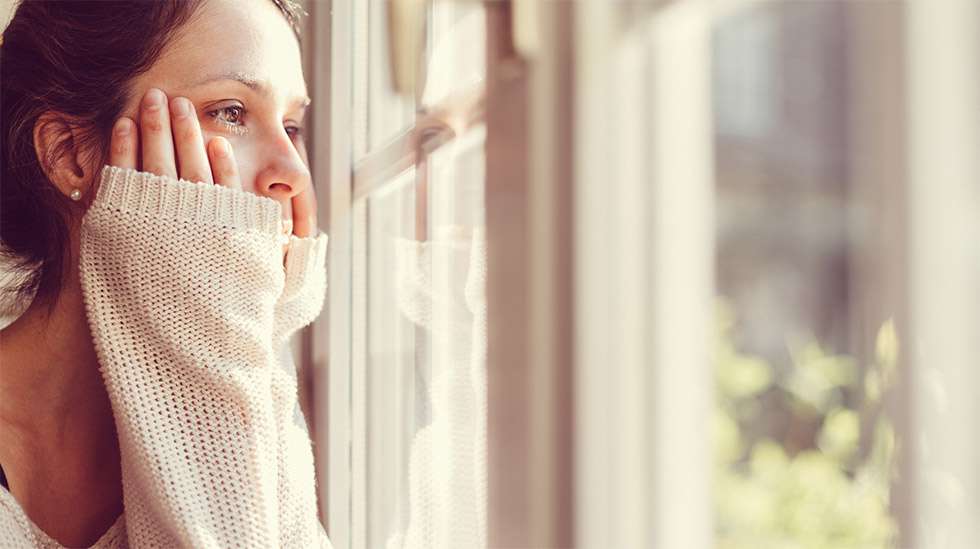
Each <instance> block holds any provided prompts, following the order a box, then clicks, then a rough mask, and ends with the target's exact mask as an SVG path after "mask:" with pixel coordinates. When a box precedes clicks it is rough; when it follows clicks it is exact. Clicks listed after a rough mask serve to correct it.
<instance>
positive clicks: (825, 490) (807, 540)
mask: <svg viewBox="0 0 980 549" xmlns="http://www.w3.org/2000/svg"><path fill="white" fill-rule="evenodd" d="M716 318H717V319H718V326H717V328H718V335H719V337H718V338H717V341H716V346H715V353H716V354H715V359H716V372H715V373H716V378H715V379H716V385H717V398H716V402H717V403H718V406H717V409H716V411H715V414H714V437H715V459H716V463H715V465H716V467H715V478H714V481H715V482H714V486H715V506H716V509H715V511H716V514H715V516H716V532H717V545H716V546H717V547H718V549H885V548H890V547H893V546H894V543H895V536H896V524H895V521H894V519H893V518H892V517H891V515H890V513H889V506H888V501H889V486H890V480H891V478H892V476H891V475H892V472H893V470H894V467H893V465H894V454H895V452H894V447H895V436H894V430H893V428H892V426H891V424H890V423H889V422H888V420H887V418H886V417H885V415H884V414H883V413H882V409H881V404H882V399H883V398H884V395H885V393H886V390H887V388H888V386H889V384H890V382H891V380H892V377H893V375H894V370H895V364H896V362H897V360H898V352H899V344H898V337H897V336H896V333H895V327H894V323H893V322H891V321H888V322H885V323H884V325H883V326H882V327H881V329H880V330H879V331H878V336H877V339H876V347H875V348H876V353H875V355H876V358H875V361H874V362H875V363H874V364H870V365H867V366H866V367H865V368H863V373H862V369H860V368H859V367H858V364H857V363H856V361H855V360H854V359H853V358H852V357H849V356H845V355H835V354H832V353H830V352H828V351H827V350H826V349H824V348H823V347H821V346H820V345H819V343H818V342H816V341H809V342H805V343H803V344H802V345H798V346H796V347H795V348H791V349H790V355H791V357H792V364H791V366H790V367H789V368H787V369H785V370H784V371H778V370H777V369H776V368H774V367H773V365H772V364H770V363H769V362H767V361H766V360H763V359H761V358H759V357H754V356H750V355H747V354H744V353H742V352H740V351H739V350H738V349H736V346H735V344H734V341H733V331H734V327H735V315H734V311H732V309H731V307H730V306H728V305H727V304H726V303H724V302H720V303H719V305H718V312H717V315H716ZM848 403H852V404H848ZM853 403H857V404H853ZM774 414H776V415H779V416H780V417H779V419H780V422H779V423H780V424H781V425H785V426H788V427H787V428H785V429H772V428H770V429H766V428H765V426H766V425H767V424H768V423H767V422H765V421H762V419H766V418H773V417H774V416H773V415H774ZM800 433H803V434H802V435H801V434H800ZM862 440H863V441H864V443H863V444H862Z"/></svg>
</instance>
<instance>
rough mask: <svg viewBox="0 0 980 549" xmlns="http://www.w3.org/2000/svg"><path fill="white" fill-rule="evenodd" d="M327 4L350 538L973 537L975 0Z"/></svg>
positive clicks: (320, 415)
mask: <svg viewBox="0 0 980 549" xmlns="http://www.w3.org/2000/svg"><path fill="white" fill-rule="evenodd" d="M310 11H311V18H310V25H311V26H312V28H313V30H314V32H313V33H312V37H313V39H312V40H311V41H310V42H311V43H310V44H309V46H308V47H309V48H310V56H309V59H310V62H311V63H313V64H315V66H316V67H317V70H313V71H311V74H312V79H313V80H314V82H313V93H314V94H315V97H314V104H316V105H319V106H320V109H321V110H319V111H317V112H315V113H314V145H313V146H314V148H315V151H317V152H316V154H313V155H312V161H313V163H314V171H315V173H316V174H317V178H318V180H319V181H320V182H321V186H322V188H321V189H320V190H321V195H320V196H325V197H326V202H327V204H328V207H327V208H324V209H323V215H324V219H323V221H324V223H323V226H329V230H330V233H331V247H330V265H329V269H330V290H329V291H330V298H329V309H328V311H327V312H326V314H325V315H324V317H323V318H321V319H320V320H319V321H318V322H317V323H316V324H315V325H314V326H313V327H312V328H311V330H310V331H309V334H308V343H309V345H308V346H307V347H306V351H307V354H308V355H309V356H308V361H307V362H308V363H309V364H311V365H312V368H313V372H314V374H315V375H314V376H313V385H315V389H316V391H315V393H316V399H315V404H316V406H315V409H316V412H315V413H314V414H313V420H314V421H313V423H314V424H315V429H314V433H315V438H316V444H317V456H318V464H319V471H320V482H321V504H322V505H323V508H324V516H325V518H326V519H327V520H326V524H327V525H328V528H327V529H328V532H329V533H330V535H331V538H332V539H333V541H334V544H335V546H337V547H338V548H346V549H360V548H365V547H372V548H373V547H386V548H393V547H658V548H661V547H662V548H670V549H672V548H675V547H684V548H692V549H698V548H707V547H712V546H713V547H719V548H725V549H741V548H747V547H752V548H756V547H784V546H790V545H792V546H794V547H804V548H820V547H835V548H838V547H854V548H857V547H860V548H866V547H867V548H871V547H874V548H886V547H902V548H903V549H904V548H906V547H909V548H926V547H929V548H932V547H951V548H957V549H958V548H960V547H974V546H977V545H980V530H978V528H977V527H976V523H975V517H976V516H977V515H978V513H980V500H978V499H977V498H978V495H977V494H978V493H980V491H978V490H975V489H974V487H976V486H977V485H978V482H980V480H978V478H980V477H978V474H980V473H978V471H980V469H978V468H977V467H976V463H977V461H978V459H980V439H978V436H980V435H978V433H980V432H978V431H977V430H976V428H975V426H976V423H977V421H978V420H980V415H978V412H977V407H976V406H975V405H974V404H973V402H974V401H975V398H973V396H974V395H973V392H975V391H976V389H977V387H980V378H978V374H977V371H976V369H975V368H972V365H974V364H976V363H978V359H980V350H978V347H977V345H976V343H975V342H974V339H975V338H974V337H973V333H974V332H975V331H976V327H977V326H980V318H978V314H980V313H978V311H980V308H977V307H976V304H977V303H980V299H978V298H980V295H978V294H980V269H978V265H980V261H978V258H980V248H978V246H977V243H978V242H980V226H978V219H980V218H978V217H977V216H976V212H977V211H980V185H978V184H977V182H978V181H980V173H978V171H980V168H978V165H977V160H976V155H975V153H974V151H976V150H980V135H978V128H980V124H970V123H966V121H970V120H975V119H976V113H977V112H980V111H978V109H977V106H978V105H980V92H978V89H980V85H978V84H980V82H978V77H980V74H978V71H977V70H976V63H975V59H974V58H973V56H971V53H972V52H973V51H976V48H974V47H967V46H964V45H965V44H976V43H977V41H978V39H980V28H978V27H980V13H978V12H980V5H978V4H976V3H972V2H961V3H946V4H943V5H942V6H940V5H939V4H935V3H931V4H929V5H928V6H926V5H925V4H924V3H923V4H922V5H919V3H891V2H884V3H879V2H757V1H751V0H750V1H736V0H733V1H724V2H707V1H703V0H672V1H661V2H598V1H591V0H580V1H576V2H535V1H521V0H514V1H511V2H504V1H500V2H475V1H473V2H467V1H455V2H452V1H433V2H412V1H400V0H392V1H391V2H381V1H374V0H372V1H370V2H355V1H354V0H334V1H332V2H329V3H328V2H323V3H318V2H313V3H312V4H310ZM392 53H394V54H395V55H394V57H393V56H392Z"/></svg>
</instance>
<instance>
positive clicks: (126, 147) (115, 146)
mask: <svg viewBox="0 0 980 549" xmlns="http://www.w3.org/2000/svg"><path fill="white" fill-rule="evenodd" d="M135 130H136V124H135V123H134V122H133V121H132V120H131V119H129V118H126V117H125V116H124V117H122V118H120V119H119V120H117V121H116V125H115V126H113V128H112V137H111V138H110V140H109V165H110V166H119V167H120V168H133V169H136V154H137V152H138V147H139V140H138V139H137V135H136V131H135Z"/></svg>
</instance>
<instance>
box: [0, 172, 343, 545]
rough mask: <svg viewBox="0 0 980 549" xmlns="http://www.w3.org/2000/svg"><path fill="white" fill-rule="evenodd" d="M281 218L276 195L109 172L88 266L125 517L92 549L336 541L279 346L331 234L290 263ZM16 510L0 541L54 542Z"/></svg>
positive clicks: (314, 279)
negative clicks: (330, 535) (320, 501)
mask: <svg viewBox="0 0 980 549" xmlns="http://www.w3.org/2000/svg"><path fill="white" fill-rule="evenodd" d="M281 227H282V222H281V207H280V205H279V203H278V202H276V201H274V200H272V199H269V198H266V197H261V196H258V195H254V194H251V193H247V192H245V191H242V190H238V189H230V188H227V187H222V186H218V185H212V184H205V183H197V182H190V181H185V180H179V179H173V178H168V177H161V176H156V175H153V174H149V173H146V172H139V171H136V170H132V169H122V168H117V167H113V166H106V167H105V168H103V171H102V177H101V181H100V185H99V187H98V189H97V191H96V196H95V199H94V201H93V203H92V205H91V206H90V208H89V210H88V211H87V212H86V214H85V216H84V218H83V220H82V225H81V237H80V258H79V261H80V263H79V270H80V276H81V284H82V290H83V296H84V301H85V307H86V314H87V318H88V322H89V326H90V328H91V331H92V336H93V340H94V344H95V349H96V353H97V355H98V358H99V363H100V372H101V374H102V377H103V379H104V381H105V385H106V388H107V391H108V394H109V399H110V402H111V405H112V410H113V415H114V418H115V422H116V429H117V433H118V436H119V447H120V452H121V459H122V482H123V502H124V507H125V513H124V516H123V517H120V520H119V521H117V523H116V524H115V525H113V527H112V528H111V529H110V530H109V531H108V532H106V534H105V535H104V536H103V539H101V540H99V542H98V543H97V544H96V545H94V546H93V547H98V548H100V549H101V548H105V549H108V548H113V549H115V548H125V547H134V548H135V547H139V548H143V547H166V548H173V547H195V548H218V547H222V548H225V547H297V548H308V547H330V542H329V540H328V539H327V536H326V534H325V533H324V530H323V527H322V526H321V525H320V523H319V521H318V519H317V503H316V487H315V477H314V468H313V452H312V447H311V443H310V438H309V435H308V434H307V432H306V430H305V426H304V425H302V424H301V422H300V424H298V423H297V422H296V421H294V418H295V417H296V410H297V384H296V373H295V371H294V370H293V368H292V367H291V366H292V365H291V364H286V365H284V364H282V361H281V360H280V356H281V353H279V352H277V350H278V349H279V348H281V346H282V345H284V344H285V343H286V342H287V341H288V339H289V337H290V336H291V335H293V334H294V333H295V332H296V331H297V330H299V329H300V328H302V327H303V326H305V325H307V324H309V323H310V322H311V321H312V320H313V319H314V318H315V317H316V316H317V315H318V314H319V312H320V310H321V308H322V306H323V301H324V297H325V294H326V269H325V266H324V263H325V261H326V246H327V235H325V234H323V233H320V234H319V235H317V236H316V237H310V238H298V237H295V236H291V237H290V239H289V247H288V251H287V253H286V257H285V261H284V260H283V256H282V246H281V243H280V242H279V238H280V230H281ZM300 417H301V416H300ZM0 500H2V502H5V504H4V506H5V507H7V508H8V510H9V508H10V507H11V502H12V501H13V498H12V497H10V495H9V494H5V496H3V497H0ZM14 504H15V502H14ZM22 515H23V513H22V512H21V513H20V515H18V514H17V512H16V510H13V511H11V512H7V513H0V546H3V547H8V546H11V547H59V546H58V545H57V544H56V543H54V542H52V540H50V539H49V538H48V539H45V538H46V536H39V535H38V532H39V531H38V529H37V528H36V527H35V526H33V524H31V523H30V521H29V520H27V519H26V517H25V516H22ZM25 521H26V522H25ZM25 526H26V527H27V528H26V529H25ZM8 530H9V531H10V533H7V531H8ZM123 532H124V535H123ZM41 534H43V533H41ZM24 540H30V543H27V544H26V545H25V544H24V543H23V542H24ZM8 542H9V543H8Z"/></svg>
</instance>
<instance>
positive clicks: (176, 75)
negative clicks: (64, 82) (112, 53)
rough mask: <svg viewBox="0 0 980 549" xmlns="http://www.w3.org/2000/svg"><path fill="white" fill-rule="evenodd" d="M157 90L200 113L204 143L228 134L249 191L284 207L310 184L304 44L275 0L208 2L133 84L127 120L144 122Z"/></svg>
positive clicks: (286, 213) (287, 213) (286, 211)
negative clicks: (143, 108) (145, 105)
mask: <svg viewBox="0 0 980 549" xmlns="http://www.w3.org/2000/svg"><path fill="white" fill-rule="evenodd" d="M151 87H156V88H159V89H161V90H163V91H164V92H165V93H166V94H167V97H169V98H173V97H178V96H182V97H186V98H188V99H190V100H191V102H192V103H193V104H194V106H195V108H196V109H197V115H198V119H199V120H200V122H201V130H202V132H203V137H204V142H205V143H207V142H208V140H209V139H211V138H212V137H214V136H219V135H220V136H223V137H225V138H227V139H228V141H229V142H231V145H232V148H233V150H234V155H235V158H236V159H237V161H238V169H239V174H240V176H241V181H242V188H243V189H244V190H246V191H248V192H252V193H255V194H259V195H263V196H268V197H269V198H272V199H274V200H277V201H279V202H280V204H281V205H282V207H283V217H284V218H290V217H291V211H290V198H291V197H292V195H293V194H295V193H296V191H293V190H291V189H302V188H305V186H306V185H309V184H310V172H309V169H308V168H307V165H306V148H305V145H304V143H303V136H302V133H301V131H302V127H303V123H304V113H305V110H306V106H307V105H308V104H309V98H308V96H307V91H306V83H305V81H304V79H303V68H302V63H301V58H300V50H299V44H298V42H297V40H296V37H295V35H294V34H293V32H292V30H291V28H290V26H289V23H288V22H287V21H286V18H285V17H284V16H283V14H282V12H280V11H279V8H277V7H276V6H275V4H274V3H273V2H272V1H271V0H208V1H207V2H205V4H204V5H203V6H201V8H200V9H199V11H198V12H197V13H196V14H195V17H194V18H193V19H192V20H191V21H189V22H188V23H187V24H186V25H184V27H182V28H181V31H180V33H178V34H177V35H176V36H175V38H174V39H173V40H171V42H170V43H169V44H168V45H167V47H166V48H165V49H164V51H163V53H162V54H161V56H160V58H159V59H158V60H157V62H156V63H155V64H154V65H153V66H152V67H151V68H150V70H149V71H147V72H146V73H143V74H142V75H140V76H138V77H137V78H136V79H135V80H134V82H133V89H132V92H131V93H132V95H131V97H130V100H129V103H128V104H127V105H126V107H125V109H124V110H123V113H122V114H121V115H122V116H129V117H130V118H132V119H134V120H139V116H138V112H139V105H140V100H141V99H142V97H143V95H144V94H145V93H146V91H147V90H148V89H149V88H151Z"/></svg>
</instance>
